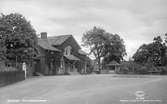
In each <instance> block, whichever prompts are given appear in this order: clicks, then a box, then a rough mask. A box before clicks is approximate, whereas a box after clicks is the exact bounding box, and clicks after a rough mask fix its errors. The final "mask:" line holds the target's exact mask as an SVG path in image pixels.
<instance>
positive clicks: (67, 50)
mask: <svg viewBox="0 0 167 104" xmlns="http://www.w3.org/2000/svg"><path fill="white" fill-rule="evenodd" d="M71 49H72V47H71V46H67V47H66V48H65V49H64V55H71Z"/></svg>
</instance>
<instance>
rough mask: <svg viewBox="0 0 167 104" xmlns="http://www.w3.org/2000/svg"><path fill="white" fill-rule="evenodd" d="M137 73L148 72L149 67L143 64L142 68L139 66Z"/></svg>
mask: <svg viewBox="0 0 167 104" xmlns="http://www.w3.org/2000/svg"><path fill="white" fill-rule="evenodd" d="M137 73H138V74H148V70H147V67H146V66H142V67H141V68H139V69H138V70H137Z"/></svg>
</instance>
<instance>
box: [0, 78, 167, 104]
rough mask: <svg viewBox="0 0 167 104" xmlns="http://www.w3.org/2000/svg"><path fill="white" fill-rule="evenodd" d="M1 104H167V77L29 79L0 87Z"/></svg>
mask: <svg viewBox="0 0 167 104" xmlns="http://www.w3.org/2000/svg"><path fill="white" fill-rule="evenodd" d="M136 91H143V92H144V96H142V97H141V99H143V98H144V100H145V102H143V100H141V101H136V98H137V97H138V96H137V95H136V94H135V92H136ZM0 104H167V76H137V75H125V76H124V75H76V76H48V77H36V78H30V79H27V80H25V81H22V82H18V83H15V84H12V85H9V86H6V87H2V88H0Z"/></svg>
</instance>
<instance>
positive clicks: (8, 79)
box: [0, 71, 25, 87]
mask: <svg viewBox="0 0 167 104" xmlns="http://www.w3.org/2000/svg"><path fill="white" fill-rule="evenodd" d="M24 79H25V78H24V71H3V72H0V87H2V86H5V85H9V84H12V83H15V82H18V81H22V80H24Z"/></svg>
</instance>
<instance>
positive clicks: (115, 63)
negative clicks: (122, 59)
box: [107, 60, 120, 66]
mask: <svg viewBox="0 0 167 104" xmlns="http://www.w3.org/2000/svg"><path fill="white" fill-rule="evenodd" d="M115 65H120V64H119V63H117V62H116V61H115V60H113V61H111V62H110V63H109V64H107V66H115Z"/></svg>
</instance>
